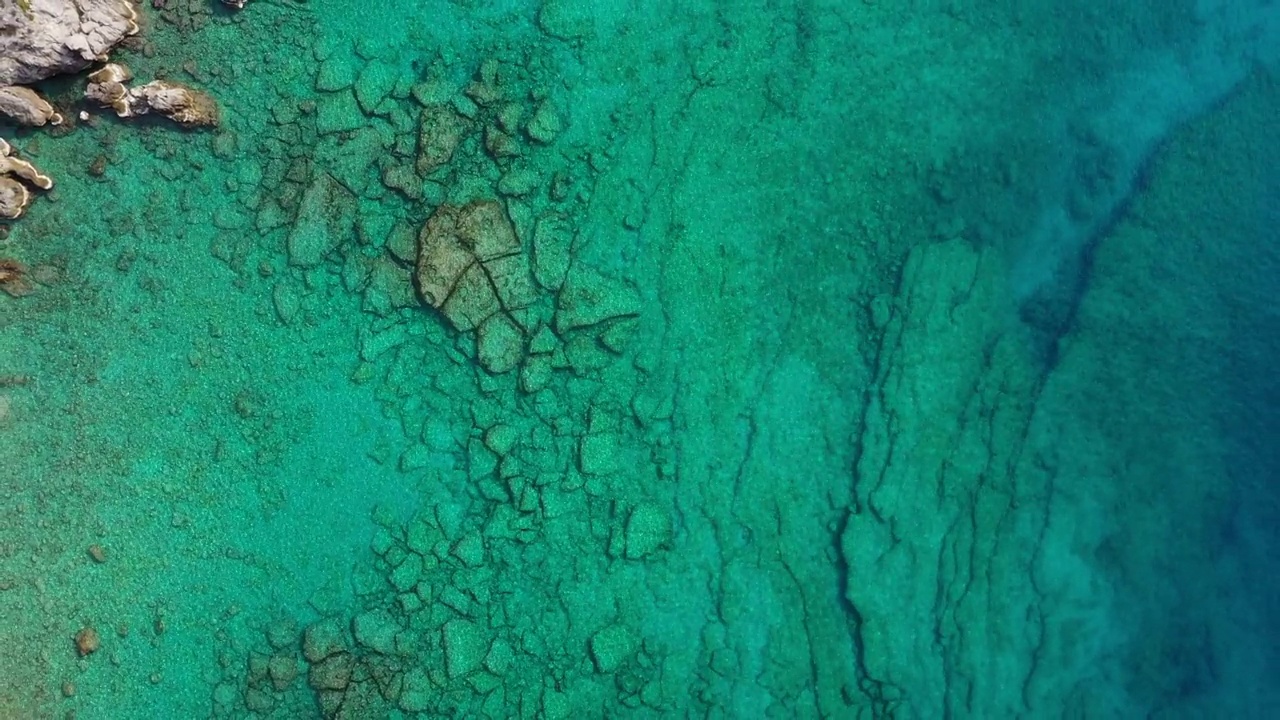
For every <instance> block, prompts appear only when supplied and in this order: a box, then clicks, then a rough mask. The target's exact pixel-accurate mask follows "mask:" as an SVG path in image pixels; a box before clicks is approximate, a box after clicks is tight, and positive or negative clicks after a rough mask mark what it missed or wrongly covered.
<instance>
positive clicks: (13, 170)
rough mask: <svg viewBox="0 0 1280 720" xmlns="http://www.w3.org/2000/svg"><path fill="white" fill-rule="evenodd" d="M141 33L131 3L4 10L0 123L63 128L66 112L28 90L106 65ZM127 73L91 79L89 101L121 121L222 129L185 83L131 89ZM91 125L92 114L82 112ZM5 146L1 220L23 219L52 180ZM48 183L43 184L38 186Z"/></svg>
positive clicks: (118, 69) (0, 170) (32, 3)
mask: <svg viewBox="0 0 1280 720" xmlns="http://www.w3.org/2000/svg"><path fill="white" fill-rule="evenodd" d="M138 32H139V14H138V8H137V7H135V5H134V4H133V2H131V0H11V1H10V2H6V3H4V4H0V120H3V119H4V118H5V117H7V118H8V121H9V123H11V124H13V125H17V126H26V127H43V126H45V125H60V124H61V123H62V122H63V119H64V118H63V114H62V113H60V112H58V110H57V109H56V108H55V107H54V106H53V104H51V103H50V102H49V101H48V100H46V99H45V98H44V97H42V96H41V95H40V94H39V92H37V90H35V89H34V88H32V87H29V86H30V85H32V84H34V83H39V82H41V81H44V80H48V79H49V78H53V77H56V76H59V75H68V74H74V73H79V72H82V71H84V70H86V69H88V68H90V67H92V66H94V65H96V64H99V63H108V61H109V60H110V54H111V52H112V51H113V50H114V49H115V48H116V47H117V46H119V45H120V44H121V43H123V42H124V41H125V40H126V39H128V38H129V37H131V36H133V35H136V34H138ZM132 78H133V74H132V73H131V72H130V71H129V69H128V68H127V67H125V66H123V65H121V64H118V63H109V64H106V65H104V66H103V67H101V68H100V69H98V70H97V71H95V72H94V73H91V74H90V75H89V84H88V87H87V88H86V90H85V93H84V97H85V99H87V100H91V101H94V102H96V103H97V104H99V105H101V106H103V107H108V108H111V109H112V110H114V112H115V113H116V114H117V115H118V116H119V117H133V116H137V115H143V114H146V113H149V112H155V113H158V114H160V115H164V116H166V117H168V118H170V119H172V120H174V121H175V122H177V123H178V124H180V125H182V126H184V127H207V126H216V125H217V124H218V122H219V112H218V107H217V103H216V102H215V101H214V100H213V98H211V97H209V96H208V95H207V94H205V93H203V92H200V91H198V90H195V89H193V88H189V87H187V86H185V85H179V84H177V83H170V82H166V81H163V80H153V81H151V82H148V83H145V84H141V85H138V86H135V87H127V86H126V85H125V83H126V82H128V81H129V80H131V79H132ZM80 116H81V119H87V117H88V112H87V111H83V110H82V111H81V112H80ZM0 141H3V143H4V144H3V145H2V146H0V148H2V149H3V152H2V153H0V219H3V220H14V219H17V218H19V217H21V216H22V214H23V213H24V212H25V211H26V209H27V207H28V206H29V205H30V203H31V201H32V199H33V198H34V193H33V192H31V191H32V190H48V189H50V188H51V187H52V186H53V181H52V179H50V178H49V177H48V176H47V175H44V174H42V173H39V172H38V171H36V170H35V169H34V166H32V165H31V163H29V162H26V161H23V160H19V159H18V156H17V151H16V150H15V149H14V148H13V147H12V145H11V144H10V143H9V142H8V141H4V140H3V139H0ZM33 176H38V177H40V178H42V182H41V183H36V182H34V181H33V180H32V177H33Z"/></svg>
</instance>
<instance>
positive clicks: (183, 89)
mask: <svg viewBox="0 0 1280 720" xmlns="http://www.w3.org/2000/svg"><path fill="white" fill-rule="evenodd" d="M132 79H133V73H132V72H130V71H129V68H127V67H125V66H124V65H121V64H119V63H108V64H107V65H104V66H103V67H102V68H101V69H99V70H97V71H95V72H93V73H90V75H89V85H88V87H86V88H85V91H84V96H85V97H86V98H88V99H90V100H93V101H95V102H97V103H99V104H101V105H103V106H105V107H110V108H111V109H113V110H115V112H116V115H119V116H120V117H122V118H127V117H134V116H137V115H146V114H147V113H150V112H155V113H158V114H160V115H164V116H165V117H167V118H169V119H170V120H173V121H174V122H176V123H178V124H179V125H182V126H184V127H214V126H216V125H217V124H218V121H219V113H218V104H217V102H215V101H214V99H213V98H212V97H209V96H208V95H207V94H205V93H203V92H200V91H199V90H195V89H192V88H189V87H187V86H185V85H179V84H178V83H171V82H168V81H165V80H152V81H151V82H149V83H147V84H145V85H139V86H138V87H134V88H130V87H128V86H127V85H126V83H128V82H129V81H130V80H132Z"/></svg>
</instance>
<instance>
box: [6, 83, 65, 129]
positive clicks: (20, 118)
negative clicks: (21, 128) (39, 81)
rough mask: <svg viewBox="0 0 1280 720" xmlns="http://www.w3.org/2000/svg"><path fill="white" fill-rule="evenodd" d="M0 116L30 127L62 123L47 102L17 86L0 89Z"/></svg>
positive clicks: (32, 92) (30, 90)
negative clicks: (5, 116) (6, 116)
mask: <svg viewBox="0 0 1280 720" xmlns="http://www.w3.org/2000/svg"><path fill="white" fill-rule="evenodd" d="M0 115H8V116H9V117H10V118H12V119H13V121H14V122H15V123H17V124H19V125H29V126H32V127H39V126H41V125H44V124H45V123H48V124H50V125H57V124H59V123H61V122H62V116H61V115H59V114H58V113H57V112H56V111H55V110H54V109H53V106H52V105H50V104H49V101H48V100H45V99H44V98H42V97H40V96H39V95H38V94H36V91H35V90H32V89H31V88H25V87H21V86H19V85H9V86H3V87H0Z"/></svg>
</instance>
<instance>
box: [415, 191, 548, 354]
mask: <svg viewBox="0 0 1280 720" xmlns="http://www.w3.org/2000/svg"><path fill="white" fill-rule="evenodd" d="M415 276H416V279H417V282H418V291H419V292H420V293H421V294H422V298H423V299H424V300H425V301H426V302H427V304H429V305H431V306H432V307H434V308H436V309H438V310H440V311H441V313H443V314H444V316H445V317H446V318H447V319H448V320H449V322H450V323H452V324H453V326H454V327H455V328H457V329H458V330H460V331H463V332H469V331H471V330H475V329H476V328H478V327H480V325H481V324H483V323H484V322H485V321H486V320H488V319H489V318H491V317H493V316H494V315H497V314H499V313H504V314H506V315H511V314H512V313H514V312H517V311H519V310H522V309H524V308H527V307H529V306H530V305H532V304H533V302H534V299H535V295H534V289H533V282H532V280H531V278H530V274H529V262H528V259H527V257H526V256H525V255H524V253H523V252H522V251H521V246H520V239H519V237H517V236H516V232H515V228H514V227H512V225H511V220H510V218H508V217H507V213H506V210H505V209H504V208H503V207H502V205H501V203H499V202H497V201H496V200H477V201H475V202H472V203H469V204H467V205H464V206H461V207H459V206H455V205H442V206H440V208H438V209H437V210H436V212H435V213H434V214H432V216H431V218H430V219H428V220H427V223H426V225H425V226H424V227H423V229H422V232H421V233H420V234H419V237H418V263H417V268H416V272H415ZM512 319H513V320H515V318H512ZM515 324H516V325H517V326H518V325H519V323H518V322H516V323H515Z"/></svg>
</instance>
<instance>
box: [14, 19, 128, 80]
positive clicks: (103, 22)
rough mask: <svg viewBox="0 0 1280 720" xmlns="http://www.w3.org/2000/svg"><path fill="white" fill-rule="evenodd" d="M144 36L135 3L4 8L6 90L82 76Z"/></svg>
mask: <svg viewBox="0 0 1280 720" xmlns="http://www.w3.org/2000/svg"><path fill="white" fill-rule="evenodd" d="M137 32H138V11H137V10H136V9H135V8H134V6H133V4H132V3H131V2H130V1H129V0H5V1H4V2H0V85H24V84H27V83H33V82H37V81H39V80H43V79H45V78H47V77H52V76H54V75H58V74H60V73H69V72H77V71H79V70H83V69H84V68H86V67H88V66H89V65H91V64H92V63H94V62H98V61H102V60H105V59H106V58H107V53H108V52H110V51H111V49H112V48H113V47H115V46H116V45H118V44H120V42H121V41H122V40H124V39H125V38H126V37H128V36H130V35H133V34H135V33H137Z"/></svg>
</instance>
